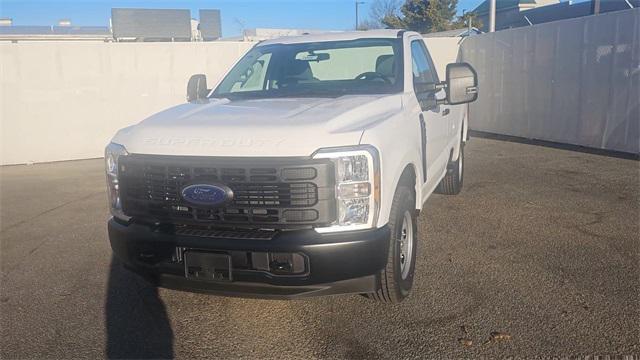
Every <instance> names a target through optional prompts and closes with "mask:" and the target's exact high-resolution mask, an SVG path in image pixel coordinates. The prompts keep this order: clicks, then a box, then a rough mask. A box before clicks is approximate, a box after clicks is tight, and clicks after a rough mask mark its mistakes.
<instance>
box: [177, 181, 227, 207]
mask: <svg viewBox="0 0 640 360" xmlns="http://www.w3.org/2000/svg"><path fill="white" fill-rule="evenodd" d="M180 193H181V194H182V198H183V199H184V200H185V201H187V202H189V203H191V204H194V205H200V206H220V205H224V204H226V203H227V202H229V201H231V199H233V190H231V189H230V188H229V187H228V186H225V185H220V184H192V185H187V186H185V187H183V188H182V191H181V192H180Z"/></svg>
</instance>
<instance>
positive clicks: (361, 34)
mask: <svg viewBox="0 0 640 360" xmlns="http://www.w3.org/2000/svg"><path fill="white" fill-rule="evenodd" d="M403 32H405V30H398V29H380V30H368V31H341V32H326V33H320V34H309V35H300V36H283V37H279V38H275V39H270V40H265V41H263V42H261V43H260V44H259V45H258V46H264V45H273V44H300V43H309V42H323V41H345V40H355V39H380V38H389V39H392V38H397V37H398V36H399V35H401V34H402V33H403ZM416 34H417V33H416Z"/></svg>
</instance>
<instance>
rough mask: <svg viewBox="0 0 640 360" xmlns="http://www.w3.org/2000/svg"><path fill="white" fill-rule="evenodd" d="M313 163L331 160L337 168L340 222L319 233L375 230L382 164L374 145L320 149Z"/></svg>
mask: <svg viewBox="0 0 640 360" xmlns="http://www.w3.org/2000/svg"><path fill="white" fill-rule="evenodd" d="M313 158H314V159H330V160H331V161H332V162H333V164H334V167H335V172H336V173H335V177H336V203H337V209H336V210H337V214H338V219H337V220H336V222H335V223H334V224H332V225H331V226H329V227H322V228H316V231H317V232H320V233H324V232H335V231H348V230H361V229H369V228H373V227H375V225H376V221H377V219H378V210H379V209H378V208H379V202H380V160H379V157H378V151H377V150H376V149H375V148H374V147H373V146H371V145H363V146H355V147H348V148H333V149H321V150H319V151H317V152H316V153H315V154H314V156H313Z"/></svg>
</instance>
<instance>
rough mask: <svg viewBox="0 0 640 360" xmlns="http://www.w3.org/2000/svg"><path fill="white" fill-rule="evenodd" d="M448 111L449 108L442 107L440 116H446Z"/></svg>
mask: <svg viewBox="0 0 640 360" xmlns="http://www.w3.org/2000/svg"><path fill="white" fill-rule="evenodd" d="M449 112H450V111H449V109H444V110H442V116H447V115H449Z"/></svg>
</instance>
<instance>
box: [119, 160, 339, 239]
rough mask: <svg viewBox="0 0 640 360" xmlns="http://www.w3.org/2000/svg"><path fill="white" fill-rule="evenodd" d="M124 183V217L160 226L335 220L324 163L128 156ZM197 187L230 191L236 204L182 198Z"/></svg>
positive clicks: (329, 171)
mask: <svg viewBox="0 0 640 360" xmlns="http://www.w3.org/2000/svg"><path fill="white" fill-rule="evenodd" d="M119 181H120V187H121V188H120V189H121V190H120V194H121V200H122V206H123V210H124V212H125V214H127V215H128V216H131V217H133V218H137V219H141V220H147V221H153V222H158V223H168V224H174V225H203V224H204V225H212V226H233V227H244V228H288V227H295V228H299V227H309V226H316V225H326V224H329V223H331V222H332V221H333V220H334V219H335V216H336V215H335V200H334V199H335V194H334V191H335V190H334V170H333V165H332V164H331V163H330V162H327V161H324V160H310V159H298V158H295V159H291V158H281V159H255V158H254V159H244V158H240V159H229V158H213V157H176V156H151V155H129V156H126V157H121V158H120V161H119ZM197 183H217V184H224V185H226V186H228V187H229V188H231V189H232V190H233V193H234V196H233V200H232V202H231V203H228V204H226V205H225V206H223V207H207V206H201V205H193V204H191V203H189V202H187V201H185V200H184V199H182V197H181V190H182V188H183V187H185V186H187V185H190V184H197Z"/></svg>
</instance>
